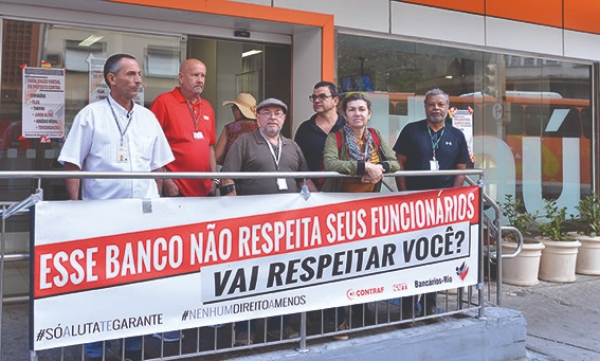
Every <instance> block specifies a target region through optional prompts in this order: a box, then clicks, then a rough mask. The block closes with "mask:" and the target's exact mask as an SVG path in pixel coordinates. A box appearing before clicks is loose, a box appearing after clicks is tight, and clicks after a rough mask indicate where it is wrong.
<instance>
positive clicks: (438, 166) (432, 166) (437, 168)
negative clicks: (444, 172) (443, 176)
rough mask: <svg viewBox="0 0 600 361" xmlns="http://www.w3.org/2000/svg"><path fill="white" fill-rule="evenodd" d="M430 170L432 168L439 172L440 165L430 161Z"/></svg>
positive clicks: (435, 161)
mask: <svg viewBox="0 0 600 361" xmlns="http://www.w3.org/2000/svg"><path fill="white" fill-rule="evenodd" d="M429 168H431V170H439V169H440V165H439V164H438V161H437V160H430V161H429Z"/></svg>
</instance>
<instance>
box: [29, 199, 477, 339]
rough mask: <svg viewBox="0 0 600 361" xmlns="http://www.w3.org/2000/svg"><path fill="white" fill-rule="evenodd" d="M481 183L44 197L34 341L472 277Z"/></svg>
mask: <svg viewBox="0 0 600 361" xmlns="http://www.w3.org/2000/svg"><path fill="white" fill-rule="evenodd" d="M478 223H479V190H478V188H477V187H462V188H450V189H444V190H436V191H427V192H416V193H405V194H399V193H397V194H394V195H371V194H366V195H365V194H352V193H347V194H343V193H342V194H331V193H330V194H327V193H315V194H312V195H311V197H310V198H309V199H308V200H307V201H305V200H304V199H303V198H302V197H300V196H299V195H298V194H285V195H266V196H247V197H221V198H163V199H156V200H152V201H149V200H145V201H144V200H140V199H124V200H108V201H78V202H73V201H66V202H40V203H38V204H37V205H36V206H35V228H34V243H35V245H34V253H33V262H32V265H33V267H34V270H33V274H34V275H35V276H34V279H33V288H34V292H33V293H34V301H33V302H34V307H33V309H34V317H33V328H34V330H33V335H34V349H35V350H40V349H46V348H51V347H58V346H66V345H72V344H80V343H83V342H90V341H97V340H105V339H114V338H121V337H128V336H133V335H144V334H151V333H154V332H162V331H169V330H177V329H181V328H189V327H199V326H207V325H214V324H221V323H228V322H234V321H239V320H246V319H250V318H259V317H267V316H272V315H280V314H290V313H297V312H304V311H310V310H318V309H323V308H329V307H336V306H343V305H349V304H355V303H365V302H372V301H379V300H386V299H392V298H399V297H405V296H409V295H415V294H421V293H426V292H432V291H440V290H444V289H450V288H457V287H463V286H470V285H475V284H476V282H477V273H478V272H477V257H478V253H479V249H478V235H479V224H478Z"/></svg>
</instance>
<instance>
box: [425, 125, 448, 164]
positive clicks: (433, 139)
mask: <svg viewBox="0 0 600 361" xmlns="http://www.w3.org/2000/svg"><path fill="white" fill-rule="evenodd" d="M445 130H446V128H445V127H444V128H442V131H441V132H440V136H439V137H438V133H433V134H432V133H431V128H430V127H429V126H427V132H428V133H429V136H430V137H431V149H432V151H433V159H431V160H430V161H429V169H430V170H440V164H439V163H438V161H437V159H436V158H435V151H436V149H437V147H438V144H440V140H442V137H443V136H444V131H445Z"/></svg>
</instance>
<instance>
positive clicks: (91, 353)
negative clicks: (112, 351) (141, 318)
mask: <svg viewBox="0 0 600 361" xmlns="http://www.w3.org/2000/svg"><path fill="white" fill-rule="evenodd" d="M109 347H110V341H106V342H105V343H104V348H105V350H106V349H108V348H109ZM84 348H85V353H86V354H87V356H88V357H102V353H103V352H104V351H105V350H103V349H102V341H96V342H90V343H86V344H85V345H84ZM141 349H142V337H140V336H137V337H130V338H126V339H125V351H140V350H141Z"/></svg>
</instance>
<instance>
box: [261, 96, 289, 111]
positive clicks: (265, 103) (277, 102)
mask: <svg viewBox="0 0 600 361" xmlns="http://www.w3.org/2000/svg"><path fill="white" fill-rule="evenodd" d="M271 105H275V106H278V107H280V108H281V109H283V112H284V113H285V114H287V110H288V108H287V105H285V103H284V102H282V101H281V100H279V99H275V98H267V99H265V100H263V101H262V102H260V104H258V107H257V108H256V112H257V113H258V112H259V111H260V110H261V109H262V108H266V107H268V106H271Z"/></svg>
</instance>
